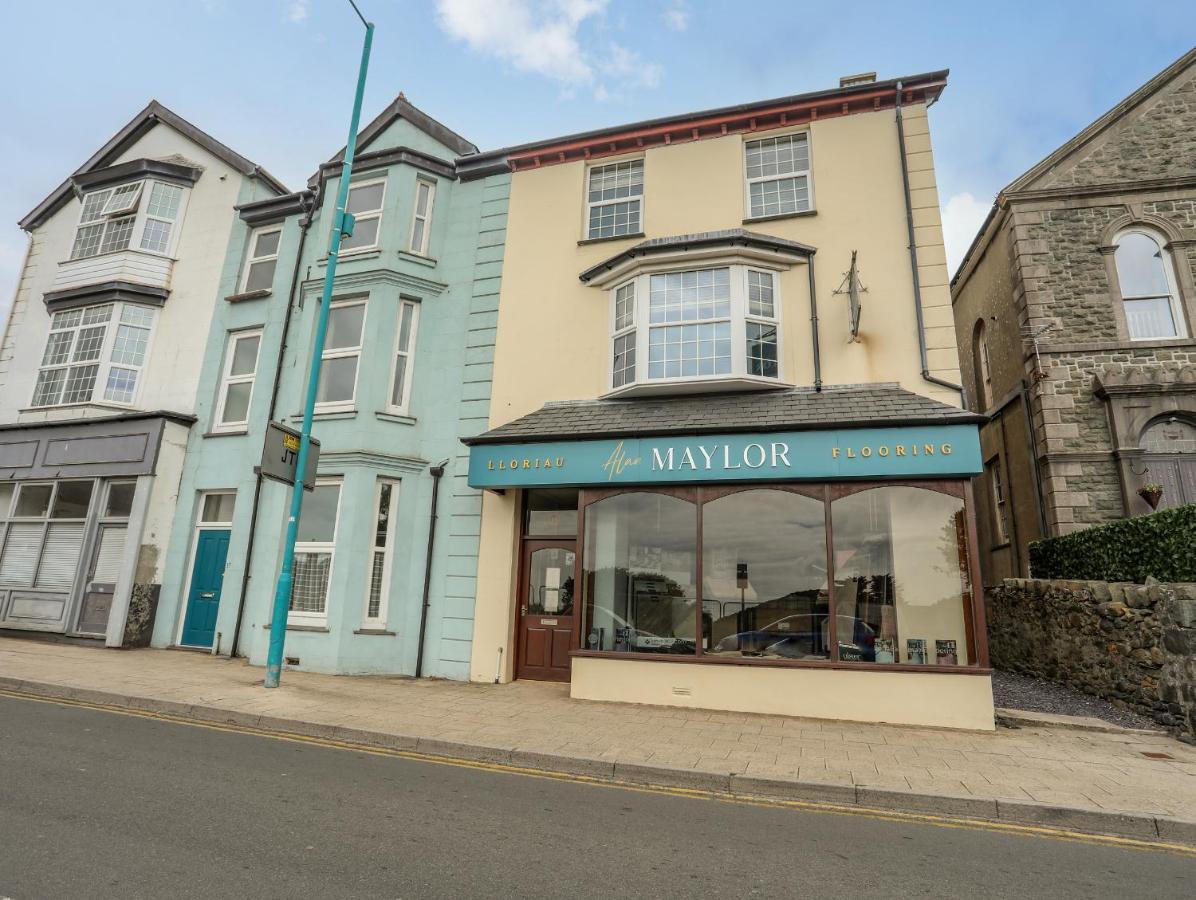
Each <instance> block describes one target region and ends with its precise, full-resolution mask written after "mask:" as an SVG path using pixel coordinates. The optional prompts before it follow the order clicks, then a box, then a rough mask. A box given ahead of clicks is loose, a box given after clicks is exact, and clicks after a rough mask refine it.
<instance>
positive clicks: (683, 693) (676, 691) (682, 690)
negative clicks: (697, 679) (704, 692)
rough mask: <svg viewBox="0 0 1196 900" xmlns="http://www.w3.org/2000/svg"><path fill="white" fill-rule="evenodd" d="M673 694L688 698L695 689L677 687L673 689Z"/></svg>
mask: <svg viewBox="0 0 1196 900" xmlns="http://www.w3.org/2000/svg"><path fill="white" fill-rule="evenodd" d="M673 693H674V694H676V695H677V696H678V697H688V696H690V695H691V694H692V693H693V688H687V687H675V688H673Z"/></svg>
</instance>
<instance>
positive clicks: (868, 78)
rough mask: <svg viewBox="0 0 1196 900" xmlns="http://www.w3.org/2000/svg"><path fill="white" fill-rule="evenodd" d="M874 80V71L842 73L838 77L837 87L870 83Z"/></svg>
mask: <svg viewBox="0 0 1196 900" xmlns="http://www.w3.org/2000/svg"><path fill="white" fill-rule="evenodd" d="M875 81H876V73H875V72H861V73H860V74H858V75H844V76H843V77H842V78H840V79H839V87H841V88H845V87H855V86H856V85H857V84H872V83H874V82H875Z"/></svg>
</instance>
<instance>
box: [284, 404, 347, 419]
mask: <svg viewBox="0 0 1196 900" xmlns="http://www.w3.org/2000/svg"><path fill="white" fill-rule="evenodd" d="M311 417H312V420H313V421H315V420H317V419H319V420H322V421H325V422H329V421H336V420H337V419H355V418H357V408H356V407H353V406H345V407H340V408H336V407H332V408H329V409H318V408H317V409H316V410H315V411H314V412H313V413H312V414H311ZM291 421H292V422H300V423H301V422H302V421H303V413H301V412H297V413H291Z"/></svg>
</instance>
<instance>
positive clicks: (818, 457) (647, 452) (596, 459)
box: [469, 425, 981, 488]
mask: <svg viewBox="0 0 1196 900" xmlns="http://www.w3.org/2000/svg"><path fill="white" fill-rule="evenodd" d="M980 471H981V462H980V440H979V436H978V433H977V430H976V427H975V426H974V425H944V426H917V427H909V428H853V429H842V430H838V431H795V432H778V433H773V434H724V435H703V436H693V437H663V438H624V439H621V440H620V439H607V440H597V441H556V442H552V443H528V444H486V445H477V446H474V447H471V448H470V453H469V483H470V485H472V486H473V487H479V488H502V487H540V486H550V485H600V484H612V485H613V484H660V483H664V484H677V483H692V482H714V481H787V480H833V479H838V478H901V477H921V478H925V477H928V476H940V477H946V476H968V475H975V474H977V473H979V472H980Z"/></svg>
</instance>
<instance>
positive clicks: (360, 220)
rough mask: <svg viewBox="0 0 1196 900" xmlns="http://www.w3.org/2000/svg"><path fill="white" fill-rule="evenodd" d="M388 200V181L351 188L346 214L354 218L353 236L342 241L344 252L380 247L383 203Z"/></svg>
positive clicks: (367, 182)
mask: <svg viewBox="0 0 1196 900" xmlns="http://www.w3.org/2000/svg"><path fill="white" fill-rule="evenodd" d="M385 198H386V180H385V179H382V180H379V181H364V182H361V183H360V184H352V185H350V186H349V199H348V200H347V201H346V203H345V212H348V213H352V214H353V218H354V220H355V221H354V225H353V234H351V235H350V236H349V237H347V238H345V239H344V240H342V241H341V250H342V251H352V250H369V249H372V248H374V247H377V246H378V231H379V229H380V228H381V227H382V202H383V200H384V199H385Z"/></svg>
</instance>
